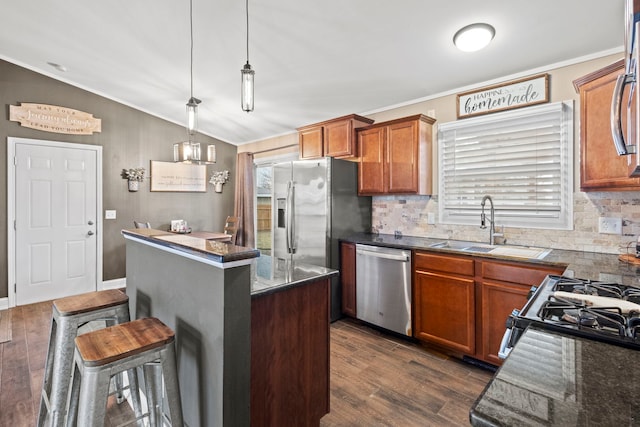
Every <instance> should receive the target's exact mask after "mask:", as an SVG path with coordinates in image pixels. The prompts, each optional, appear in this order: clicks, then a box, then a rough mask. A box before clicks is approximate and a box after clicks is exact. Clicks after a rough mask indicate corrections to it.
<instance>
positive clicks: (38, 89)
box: [0, 60, 237, 298]
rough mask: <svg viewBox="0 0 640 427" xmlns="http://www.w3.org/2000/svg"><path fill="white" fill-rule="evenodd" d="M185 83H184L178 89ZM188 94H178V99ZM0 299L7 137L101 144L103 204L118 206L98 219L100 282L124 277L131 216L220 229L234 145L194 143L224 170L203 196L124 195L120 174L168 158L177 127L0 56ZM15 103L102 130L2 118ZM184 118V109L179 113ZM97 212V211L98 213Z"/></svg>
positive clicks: (181, 136) (228, 209)
mask: <svg viewBox="0 0 640 427" xmlns="http://www.w3.org/2000/svg"><path fill="white" fill-rule="evenodd" d="M186 89H188V88H185V90H186ZM187 95H188V93H187V92H185V100H186V97H187ZM0 102H1V103H2V105H3V107H4V114H3V117H2V118H1V119H0V141H1V142H2V144H3V145H4V146H5V147H3V148H2V149H0V271H2V272H3V273H0V298H2V297H6V296H7V295H8V294H7V276H6V273H5V272H6V271H7V229H6V224H7V150H6V142H7V137H9V136H11V137H20V138H33V139H42V140H49V141H64V142H72V143H81V144H90V145H101V146H102V147H103V177H102V179H103V200H102V203H103V209H114V210H116V211H117V219H116V220H104V236H103V243H104V255H103V257H104V258H103V260H104V262H103V264H104V266H103V280H111V279H118V278H122V277H125V274H126V273H125V243H124V238H123V237H122V236H121V235H120V230H122V229H123V228H133V220H134V219H136V220H139V221H149V222H151V225H152V227H154V228H159V229H164V228H168V227H169V222H170V221H171V219H185V220H187V221H188V222H189V225H190V226H191V227H192V228H193V229H198V230H212V231H218V230H222V227H223V225H224V220H225V219H226V217H227V215H232V214H233V196H234V189H235V185H234V181H235V165H236V151H237V150H236V147H235V146H234V145H231V144H227V143H224V142H221V141H219V140H216V139H214V138H210V137H207V136H203V135H199V136H198V141H199V142H201V143H209V144H215V145H216V150H217V163H216V164H215V165H209V166H207V177H209V176H210V175H211V172H212V171H218V170H225V169H226V170H229V172H230V176H231V179H230V180H229V182H227V183H226V184H225V185H224V190H223V192H222V194H219V193H215V192H214V191H213V186H212V185H211V184H207V192H206V193H174V192H170V193H158V192H153V193H152V192H150V191H149V188H150V186H149V184H150V183H149V181H148V180H146V181H145V182H144V183H142V185H141V187H140V191H138V192H135V193H130V192H129V191H128V190H127V181H126V180H124V179H122V177H121V176H120V173H121V172H122V169H124V168H127V169H128V168H132V167H138V166H142V167H144V168H145V169H147V176H148V174H149V168H150V161H151V160H161V161H172V160H173V143H174V142H178V141H183V140H185V137H186V131H185V128H184V127H183V126H180V125H177V124H174V123H170V122H168V121H165V120H162V119H159V118H157V117H154V116H151V115H149V114H146V113H143V112H141V111H138V110H135V109H133V108H130V107H127V106H125V105H122V104H120V103H117V102H114V101H111V100H109V99H106V98H104V97H101V96H98V95H95V94H93V93H90V92H88V91H85V90H82V89H79V88H76V87H74V86H71V85H68V84H66V83H63V82H60V81H57V80H54V79H51V78H49V77H46V76H43V75H41V74H38V73H35V72H32V71H29V70H27V69H24V68H22V67H19V66H17V65H14V64H11V63H9V62H6V61H2V60H0ZM20 102H34V103H40V104H52V105H59V106H63V107H68V108H73V109H76V110H80V111H85V112H87V113H91V114H93V115H94V117H97V118H100V119H102V132H101V133H96V134H93V135H63V134H56V133H49V132H43V131H39V130H34V129H28V128H25V127H21V126H20V124H19V123H17V122H10V121H9V105H18V104H19V103H20ZM185 121H186V114H185ZM102 216H103V217H104V212H102Z"/></svg>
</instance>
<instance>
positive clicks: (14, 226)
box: [13, 219, 17, 230]
mask: <svg viewBox="0 0 640 427" xmlns="http://www.w3.org/2000/svg"><path fill="white" fill-rule="evenodd" d="M13 229H14V230H17V228H16V220H15V219H14V220H13Z"/></svg>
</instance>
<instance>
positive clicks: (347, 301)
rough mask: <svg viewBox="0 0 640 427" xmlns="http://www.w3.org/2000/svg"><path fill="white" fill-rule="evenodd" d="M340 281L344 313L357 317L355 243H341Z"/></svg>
mask: <svg viewBox="0 0 640 427" xmlns="http://www.w3.org/2000/svg"><path fill="white" fill-rule="evenodd" d="M340 283H341V284H342V313H343V314H345V315H347V316H351V317H356V245H355V244H353V243H346V242H341V243H340Z"/></svg>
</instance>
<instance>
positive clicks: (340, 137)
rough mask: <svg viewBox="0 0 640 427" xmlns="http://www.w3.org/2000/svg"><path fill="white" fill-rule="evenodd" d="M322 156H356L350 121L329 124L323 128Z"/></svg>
mask: <svg viewBox="0 0 640 427" xmlns="http://www.w3.org/2000/svg"><path fill="white" fill-rule="evenodd" d="M324 155H325V156H331V157H355V156H356V144H355V142H354V140H353V122H352V121H351V120H345V121H342V122H336V123H329V124H327V125H325V126H324Z"/></svg>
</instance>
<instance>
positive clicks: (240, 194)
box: [234, 153, 256, 248]
mask: <svg viewBox="0 0 640 427" xmlns="http://www.w3.org/2000/svg"><path fill="white" fill-rule="evenodd" d="M253 192H254V179H253V153H238V161H237V163H236V194H235V208H234V216H237V217H238V218H239V220H240V226H239V228H238V235H237V237H236V245H239V246H247V247H250V248H255V246H256V245H255V233H254V225H253V222H254V220H253V210H254V209H253V204H254V199H255V197H254V194H253Z"/></svg>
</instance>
